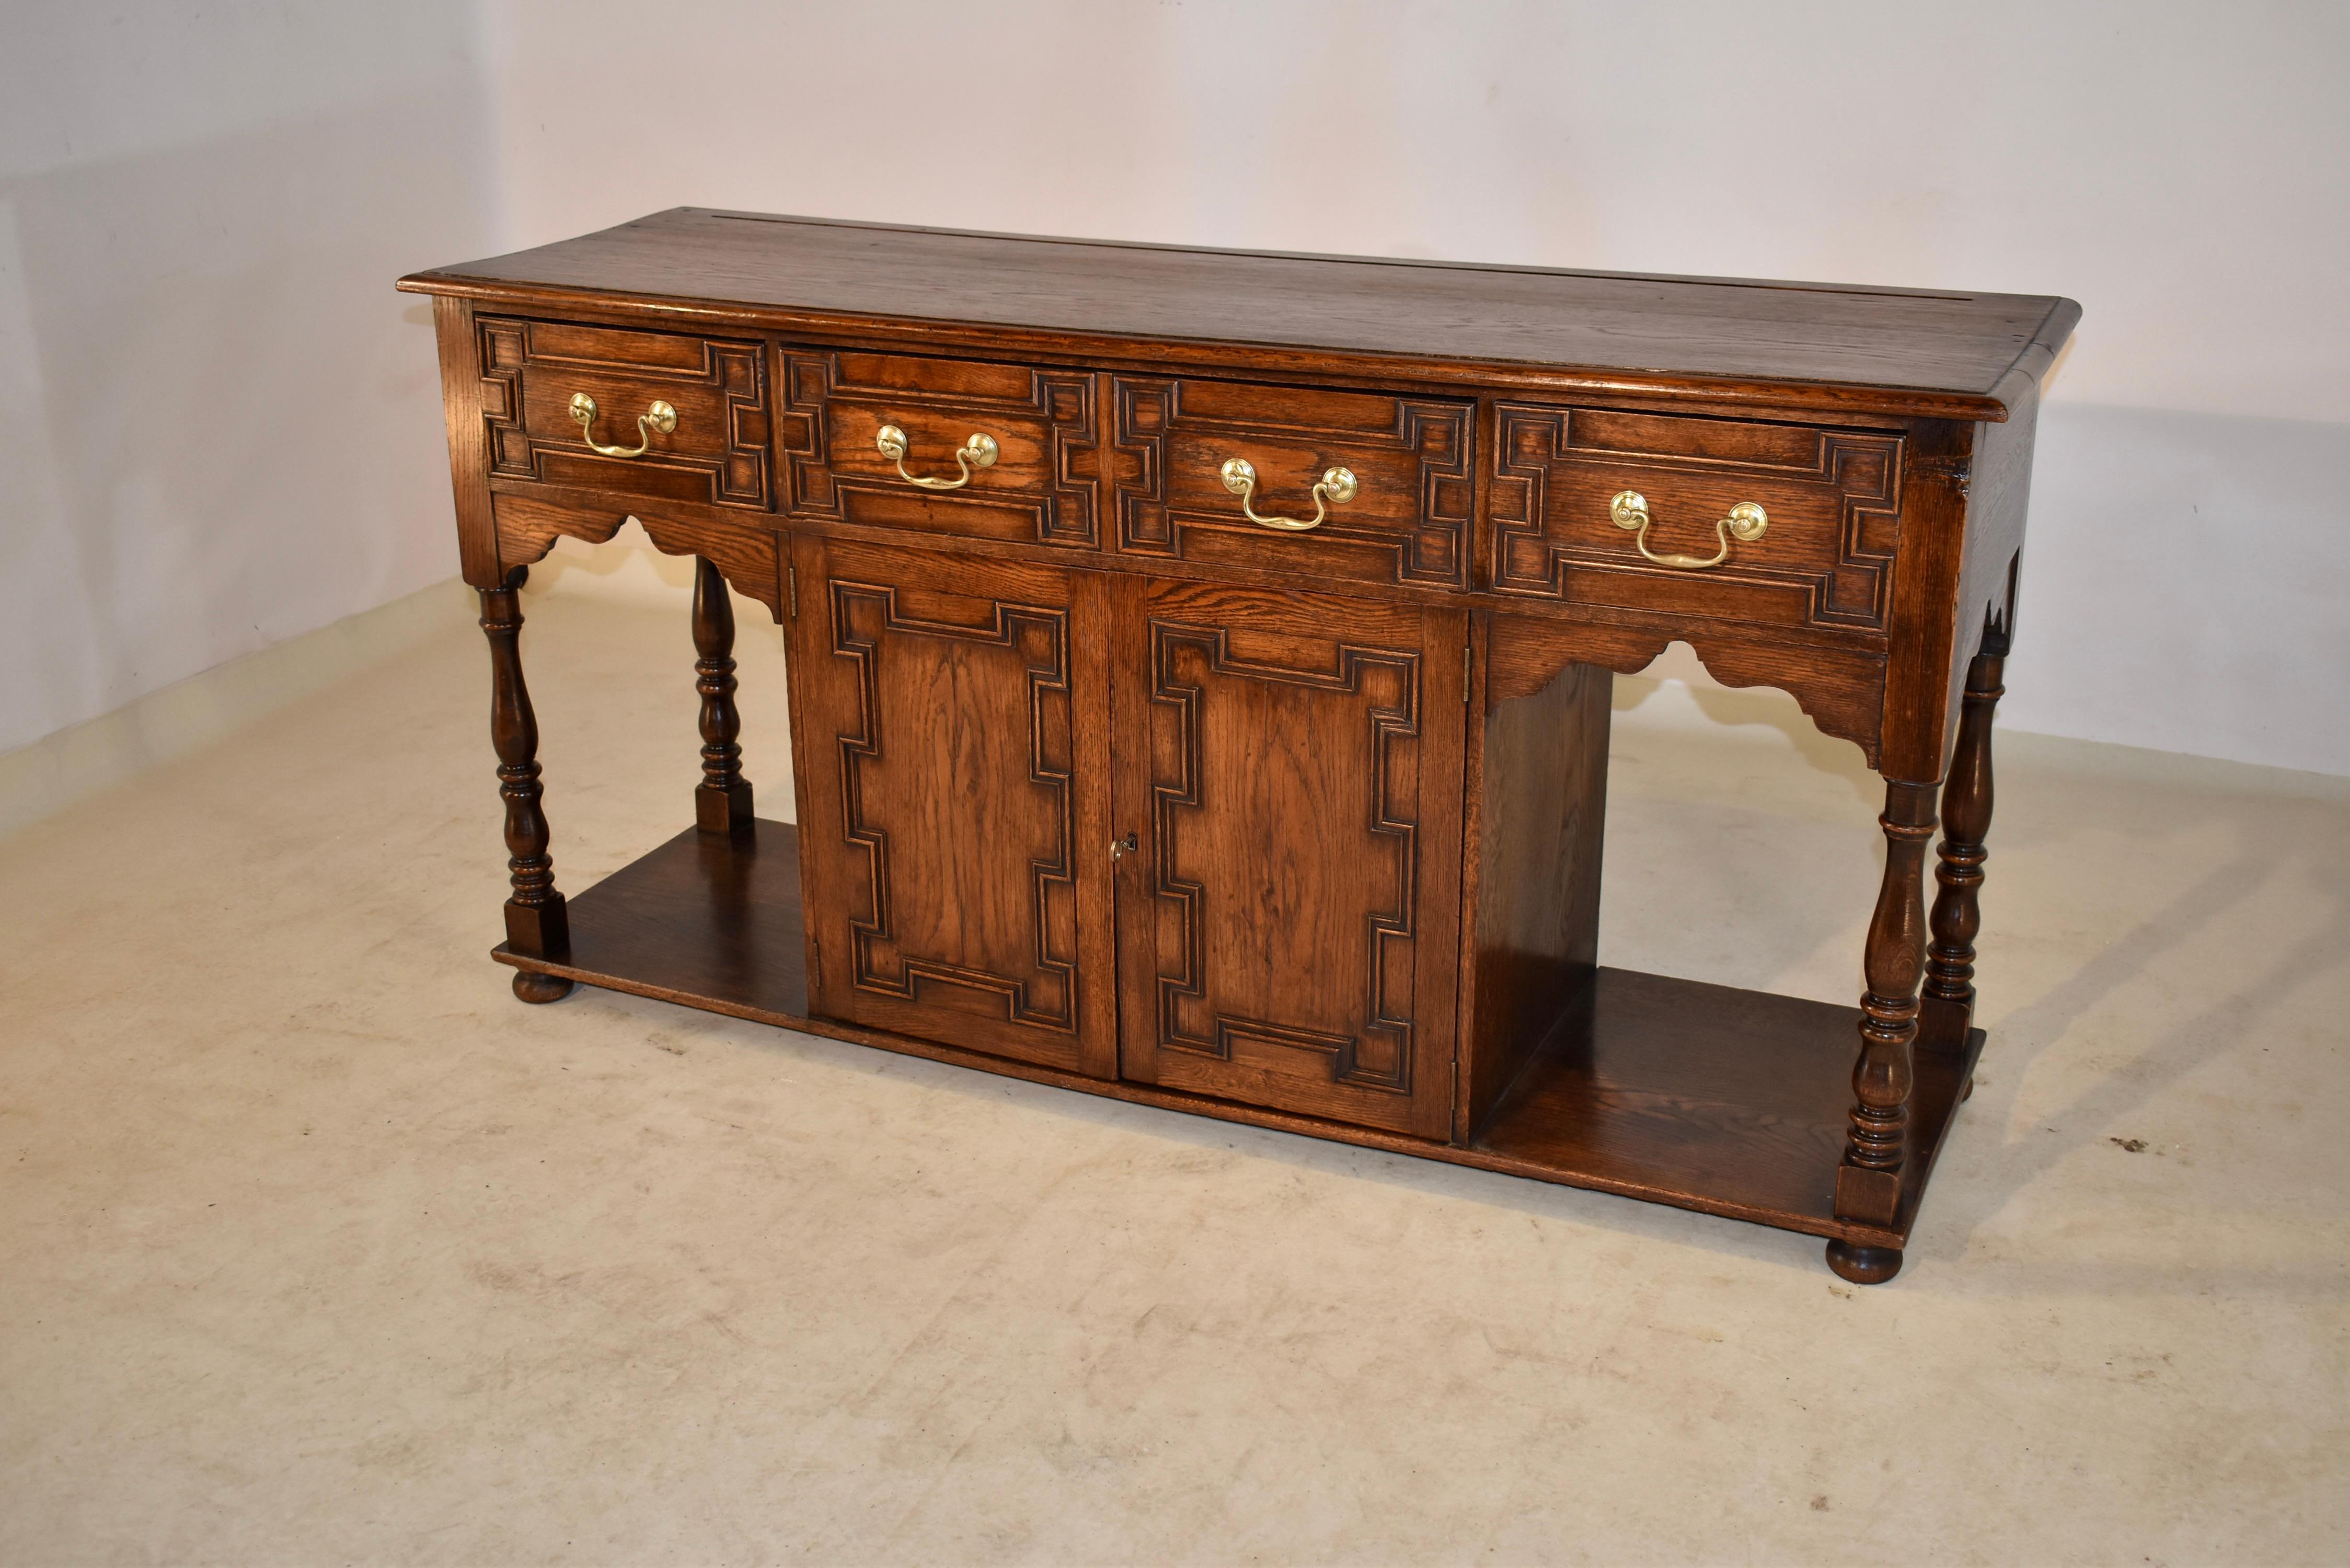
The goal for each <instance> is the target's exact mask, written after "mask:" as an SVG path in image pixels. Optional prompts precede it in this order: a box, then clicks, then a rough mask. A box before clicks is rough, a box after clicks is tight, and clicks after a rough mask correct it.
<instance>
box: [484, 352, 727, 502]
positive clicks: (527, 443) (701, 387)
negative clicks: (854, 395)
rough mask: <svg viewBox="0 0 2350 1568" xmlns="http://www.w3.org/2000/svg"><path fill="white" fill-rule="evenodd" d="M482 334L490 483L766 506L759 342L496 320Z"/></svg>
mask: <svg viewBox="0 0 2350 1568" xmlns="http://www.w3.org/2000/svg"><path fill="white" fill-rule="evenodd" d="M477 327H478V329H479V332H480V349H481V364H482V413H483V419H484V423H485V424H486V425H487V427H488V434H489V449H490V474H491V476H492V478H493V479H505V480H529V481H536V482H538V483H544V484H561V485H574V486H579V487H583V488H592V489H596V490H602V491H609V492H612V493H618V494H623V495H638V496H644V497H647V498H650V499H659V500H667V501H691V502H697V503H700V504H704V505H712V506H749V507H757V508H761V509H764V508H765V507H766V505H767V504H768V486H767V462H768V457H767V442H768V431H767V387H766V375H765V366H764V349H763V348H762V347H761V346H760V345H759V344H757V343H746V342H733V341H730V340H727V339H723V338H714V337H692V336H689V335H687V334H683V333H670V332H636V331H629V330H626V329H623V328H619V327H582V326H577V325H575V324H572V323H569V322H561V321H521V320H515V319H511V318H506V317H484V318H483V319H482V320H481V321H480V322H478V323H477Z"/></svg>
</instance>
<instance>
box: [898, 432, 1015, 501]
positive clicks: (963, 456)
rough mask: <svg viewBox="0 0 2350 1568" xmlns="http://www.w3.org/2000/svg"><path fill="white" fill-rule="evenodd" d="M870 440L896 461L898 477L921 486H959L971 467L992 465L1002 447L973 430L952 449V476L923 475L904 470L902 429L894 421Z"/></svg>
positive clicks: (945, 487)
mask: <svg viewBox="0 0 2350 1568" xmlns="http://www.w3.org/2000/svg"><path fill="white" fill-rule="evenodd" d="M873 444H874V446H875V447H876V448H877V449H879V452H880V453H881V455H882V456H883V457H886V458H888V459H889V461H890V462H894V463H896V464H897V465H898V477H899V478H900V479H902V480H904V481H905V482H906V483H909V484H919V485H920V486H921V487H922V488H923V489H924V490H961V489H962V487H963V486H964V485H966V484H969V483H971V475H972V470H973V469H980V468H993V467H994V466H995V460H996V458H997V457H998V456H999V455H1000V454H1001V452H1002V450H1003V449H1002V448H1000V447H998V446H997V445H996V444H995V438H994V437H993V436H992V435H989V434H987V433H985V432H984V431H972V433H971V434H970V435H969V436H967V437H965V438H964V440H963V443H962V445H961V446H959V447H957V448H956V449H955V454H954V460H955V469H956V473H955V477H954V478H952V479H926V478H924V477H923V476H922V475H920V474H919V473H908V472H906V432H905V431H901V430H899V428H898V427H897V426H896V425H883V426H882V427H881V429H880V430H879V431H878V432H877V433H876V434H875V435H874V438H873Z"/></svg>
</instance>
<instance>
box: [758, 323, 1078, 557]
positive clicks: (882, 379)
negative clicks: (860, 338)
mask: <svg viewBox="0 0 2350 1568" xmlns="http://www.w3.org/2000/svg"><path fill="white" fill-rule="evenodd" d="M778 379H779V380H780V382H781V385H782V389H783V390H782V410H781V413H780V416H779V422H778V426H777V428H778V431H779V432H780V433H779V439H778V440H777V441H776V446H777V448H778V450H779V451H780V452H781V454H782V460H783V479H784V486H783V489H784V498H783V508H782V509H783V511H784V512H785V514H787V515H789V516H792V517H794V518H797V519H800V520H803V521H806V522H816V523H825V522H830V523H855V524H866V525H868V526H877V527H885V528H908V529H912V530H915V531H916V532H919V533H924V534H942V535H959V536H961V537H963V538H968V539H993V540H996V541H999V542H1002V543H1005V544H1016V545H1061V546H1065V547H1067V548H1072V549H1079V550H1090V549H1093V548H1095V547H1096V545H1097V534H1096V528H1095V523H1094V512H1095V508H1094V482H1095V477H1096V474H1097V472H1098V468H1097V452H1096V448H1097V445H1098V441H1097V435H1096V431H1095V424H1094V386H1095V379H1094V377H1093V376H1092V374H1090V373H1089V372H1087V371H1084V370H1051V369H1039V368H1036V367H1034V366H1029V365H1005V364H996V363H991V362H988V361H985V360H978V359H943V358H931V357H928V356H924V355H917V354H874V353H867V352H864V351H862V350H858V349H848V348H796V347H786V348H785V349H784V350H783V354H782V365H781V369H780V370H779V371H778Z"/></svg>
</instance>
